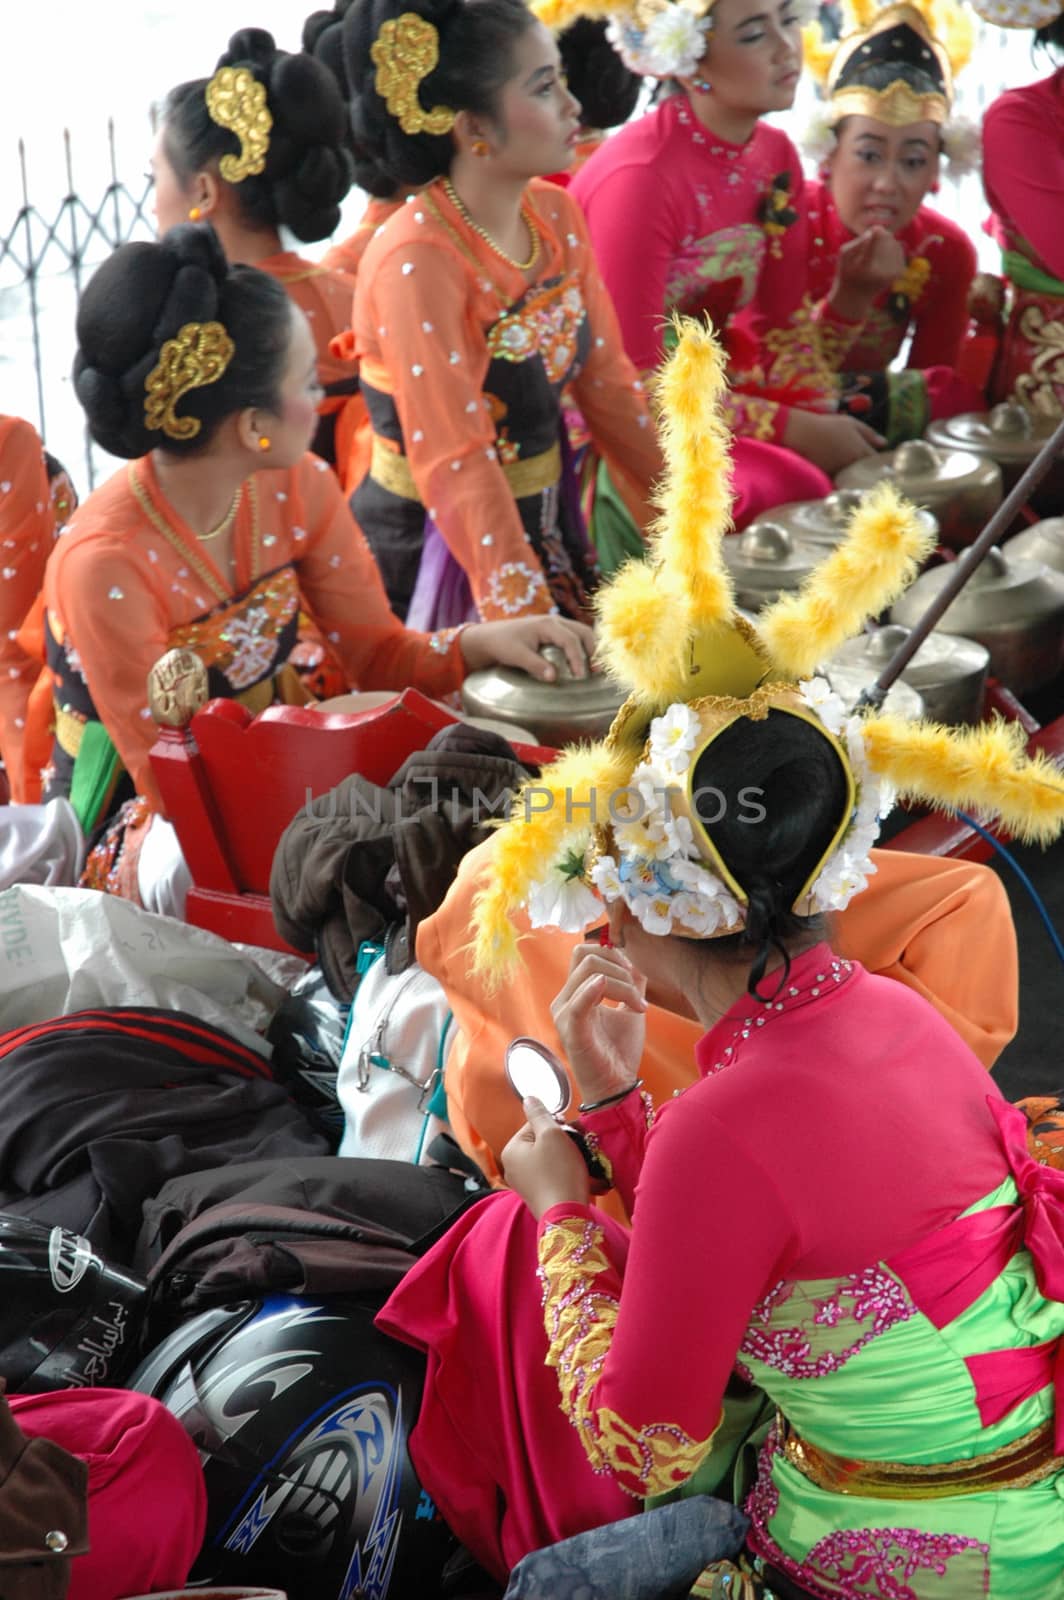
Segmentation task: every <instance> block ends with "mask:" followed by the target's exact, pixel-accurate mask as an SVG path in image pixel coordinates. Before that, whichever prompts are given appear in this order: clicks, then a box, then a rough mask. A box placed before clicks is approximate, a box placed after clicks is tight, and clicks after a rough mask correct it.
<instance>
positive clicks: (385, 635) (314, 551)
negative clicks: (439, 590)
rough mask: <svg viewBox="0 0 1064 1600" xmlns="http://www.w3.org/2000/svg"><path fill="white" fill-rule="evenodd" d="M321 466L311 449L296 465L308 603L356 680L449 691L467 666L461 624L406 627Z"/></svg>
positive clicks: (371, 685)
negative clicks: (427, 629) (421, 629)
mask: <svg viewBox="0 0 1064 1600" xmlns="http://www.w3.org/2000/svg"><path fill="white" fill-rule="evenodd" d="M319 467H320V464H319V463H318V462H317V461H316V458H315V457H313V456H307V457H305V458H304V461H303V463H302V465H301V466H300V467H299V469H298V481H299V486H300V493H301V495H302V496H303V498H304V509H305V524H306V528H307V534H308V537H307V539H306V542H305V544H304V545H303V547H302V548H303V552H304V553H303V555H302V557H301V559H300V560H299V561H298V562H297V563H296V573H297V574H298V577H299V588H300V593H301V594H302V596H303V599H304V600H305V602H306V604H307V608H308V610H309V611H310V612H311V613H312V615H313V617H314V620H315V621H316V622H317V624H318V626H319V627H320V628H321V630H322V632H323V633H324V634H325V635H326V636H327V638H328V639H329V641H330V643H331V644H332V645H333V647H334V649H335V650H336V653H337V655H338V656H339V658H340V661H341V664H342V665H343V668H344V671H345V672H346V673H347V674H348V677H349V678H350V680H351V683H352V685H353V686H354V687H357V688H361V689H405V688H408V687H410V688H414V689H420V690H421V691H422V693H423V694H427V695H443V694H448V693H450V691H451V690H452V689H456V688H457V687H458V685H459V684H460V683H461V681H462V678H463V676H464V672H465V666H464V660H463V657H462V653H461V649H460V647H459V644H458V630H457V629H454V628H448V629H446V630H445V631H444V632H442V633H417V632H415V631H414V629H412V628H404V626H403V624H402V623H401V622H400V621H399V618H398V617H397V616H396V615H395V613H394V611H393V610H392V609H391V607H390V606H389V604H388V596H387V595H386V594H385V592H384V585H383V583H382V582H381V577H380V573H379V572H378V570H377V563H376V562H375V561H374V559H373V554H372V551H371V550H370V548H369V545H368V544H367V543H366V540H365V538H364V537H363V534H362V531H361V529H360V528H359V527H358V524H357V523H356V522H355V519H354V518H353V517H352V515H351V512H350V510H349V509H348V505H347V501H346V500H345V499H344V496H343V491H342V490H341V488H340V485H339V484H338V483H337V481H336V478H335V476H334V475H333V473H331V472H322V471H320V470H319Z"/></svg>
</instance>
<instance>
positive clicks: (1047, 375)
mask: <svg viewBox="0 0 1064 1600" xmlns="http://www.w3.org/2000/svg"><path fill="white" fill-rule="evenodd" d="M1019 334H1020V338H1021V339H1025V340H1026V341H1027V343H1028V344H1029V345H1030V347H1031V350H1032V352H1033V355H1032V359H1031V365H1030V368H1029V370H1028V371H1027V372H1024V373H1021V375H1020V376H1019V377H1018V378H1017V379H1016V382H1015V384H1014V387H1013V393H1014V395H1015V397H1016V399H1017V400H1019V401H1020V403H1021V405H1023V406H1026V408H1027V410H1028V411H1032V412H1034V413H1035V414H1036V415H1038V416H1046V417H1059V416H1060V413H1061V397H1062V394H1064V321H1061V320H1060V319H1059V318H1057V317H1047V316H1046V314H1045V312H1044V311H1043V310H1042V308H1041V306H1037V305H1032V306H1027V307H1025V309H1024V310H1023V311H1022V312H1021V314H1020V319H1019Z"/></svg>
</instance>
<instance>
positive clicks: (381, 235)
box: [351, 181, 660, 619]
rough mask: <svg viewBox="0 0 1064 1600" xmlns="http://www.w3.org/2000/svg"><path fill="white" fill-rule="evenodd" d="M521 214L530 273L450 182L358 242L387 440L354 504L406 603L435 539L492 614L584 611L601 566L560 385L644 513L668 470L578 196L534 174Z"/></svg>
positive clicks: (361, 333) (366, 330)
mask: <svg viewBox="0 0 1064 1600" xmlns="http://www.w3.org/2000/svg"><path fill="white" fill-rule="evenodd" d="M526 216H527V217H528V218H529V219H530V222H531V225H532V226H534V227H535V230H536V232H537V234H538V235H539V239H540V252H539V258H538V264H537V269H536V281H535V282H533V283H531V284H529V283H528V281H527V274H525V273H523V272H521V271H520V270H518V269H517V268H516V267H515V266H514V265H513V264H512V263H510V262H509V261H508V260H507V259H505V258H504V257H502V256H501V255H499V254H498V252H496V251H494V250H493V249H492V248H491V246H490V245H489V244H488V243H487V242H486V241H485V240H484V239H483V238H482V237H481V236H480V235H478V234H477V233H476V232H475V231H474V230H473V229H472V228H471V227H470V226H469V225H468V222H467V221H466V219H465V218H464V217H463V216H462V214H461V212H460V211H459V210H458V209H457V208H456V207H455V206H454V204H453V203H452V202H451V200H450V198H449V197H448V195H447V193H446V191H445V189H444V188H443V186H442V184H433V185H431V186H430V187H429V188H428V189H427V190H425V191H424V192H423V193H422V194H420V195H418V196H416V197H415V198H414V199H413V200H411V201H410V202H409V203H408V204H407V205H405V206H404V207H403V209H402V211H401V212H400V213H399V214H398V215H396V216H394V217H393V218H392V219H391V220H390V221H389V222H388V223H387V225H386V226H385V227H384V228H383V229H381V230H380V231H379V232H378V233H377V234H376V236H375V237H374V238H373V240H372V241H371V243H370V245H369V247H368V248H367V251H366V256H365V266H364V270H363V271H362V273H361V275H360V279H359V288H358V293H357V296H356V306H355V341H356V346H357V349H358V354H359V357H360V361H361V373H362V389H363V394H364V395H365V397H366V402H367V404H368V406H369V411H370V417H371V420H372V424H373V428H374V431H375V433H376V435H377V441H376V452H375V464H374V465H372V466H371V468H370V471H369V473H368V474H367V475H366V476H365V477H364V478H363V480H362V482H361V483H360V485H359V487H358V488H357V489H356V491H355V493H354V495H353V497H352V502H351V503H352V509H353V510H354V512H355V516H356V517H357V519H358V522H359V525H360V527H361V528H362V530H363V532H364V533H365V535H366V537H367V539H368V540H369V542H370V545H371V547H372V549H373V551H374V554H375V555H376V557H377V560H378V563H379V565H380V567H381V571H382V573H383V575H384V580H385V585H386V587H387V590H388V594H389V597H390V599H391V601H392V604H393V606H394V607H395V609H396V611H397V612H398V613H399V614H400V615H404V616H405V615H406V614H407V609H408V607H409V605H410V602H411V598H412V596H413V594H414V590H415V585H416V584H417V581H418V574H419V571H420V569H421V564H422V554H423V551H424V552H425V554H426V560H427V561H428V559H429V555H430V547H429V545H428V544H427V543H426V541H427V539H428V538H429V536H430V535H431V536H432V538H434V539H435V540H436V541H437V542H438V541H439V539H440V538H441V537H442V541H443V543H444V546H445V549H446V551H448V552H449V553H450V556H451V557H453V560H454V562H456V563H457V564H458V567H459V568H460V569H461V571H462V572H463V573H464V574H465V577H466V579H467V580H468V586H469V591H470V594H471V598H472V604H473V605H474V606H475V608H476V610H477V611H479V614H480V615H481V616H482V617H484V618H485V619H492V618H495V619H498V618H503V617H508V616H520V615H523V614H528V613H534V612H545V611H549V610H551V609H552V608H554V609H557V610H560V611H562V612H564V613H567V614H568V615H570V616H581V615H583V614H584V612H585V607H586V604H587V600H588V594H589V591H590V589H591V587H592V586H593V584H594V582H595V579H596V573H595V568H594V562H593V558H592V556H591V552H590V548H589V546H588V544H587V541H586V536H585V534H584V530H583V524H582V519H581V517H580V514H579V507H578V505H577V504H576V503H575V497H574V496H573V495H571V494H569V493H568V492H567V485H566V481H565V474H564V472H563V465H562V451H561V449H560V445H561V442H562V439H563V435H564V421H563V417H562V393H563V390H565V389H566V388H568V389H569V392H570V393H571V394H572V396H573V397H574V399H575V400H576V402H577V403H578V405H579V407H580V410H581V412H582V414H583V417H584V419H585V421H586V423H587V427H588V430H589V432H590V434H591V435H592V437H593V438H594V439H595V441H596V444H597V445H598V447H599V448H600V449H601V450H602V452H603V453H604V454H605V455H606V456H607V457H608V458H609V459H611V460H613V461H615V462H617V463H618V471H619V472H620V473H621V475H622V478H623V479H624V481H625V482H626V483H627V484H628V485H629V486H630V488H631V491H632V498H633V501H634V502H636V503H638V504H641V505H642V506H643V508H644V513H645V507H646V495H647V492H648V490H649V486H650V483H651V481H652V479H653V478H654V476H655V474H656V472H657V471H658V470H659V468H660V456H659V454H658V450H657V444H656V441H655V439H654V430H653V428H652V426H651V425H650V418H649V413H648V411H647V405H646V397H645V395H644V394H643V392H642V385H641V384H640V382H639V379H638V376H637V374H636V372H635V371H634V369H633V367H632V365H631V363H630V362H629V361H628V360H627V359H626V357H625V355H624V351H623V348H622V345H621V339H620V335H619V332H618V329H617V323H616V318H615V316H614V312H613V308H612V306H611V305H610V302H609V297H608V295H607V294H606V292H605V290H604V288H603V286H602V282H601V279H600V278H599V275H598V271H597V269H596V266H595V263H594V260H593V258H592V255H591V251H590V248H589V246H588V241H587V235H586V230H585V227H584V223H583V219H582V217H581V216H580V213H579V210H578V208H577V207H576V205H575V204H574V202H573V201H572V200H571V199H570V198H569V197H568V196H567V195H566V194H565V193H563V192H562V191H561V190H560V189H558V188H556V187H555V186H554V185H553V184H548V183H542V182H539V181H535V182H533V183H532V184H531V185H530V186H529V189H528V191H527V197H526ZM420 588H421V586H419V590H420ZM420 599H421V596H420V593H419V603H420Z"/></svg>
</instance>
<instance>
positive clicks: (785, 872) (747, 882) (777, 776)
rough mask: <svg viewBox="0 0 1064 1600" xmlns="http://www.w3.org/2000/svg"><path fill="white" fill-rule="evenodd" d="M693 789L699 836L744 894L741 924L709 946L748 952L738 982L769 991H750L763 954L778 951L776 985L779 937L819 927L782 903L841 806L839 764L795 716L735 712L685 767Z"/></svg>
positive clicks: (826, 838)
mask: <svg viewBox="0 0 1064 1600" xmlns="http://www.w3.org/2000/svg"><path fill="white" fill-rule="evenodd" d="M693 792H694V794H695V797H696V803H697V809H698V814H699V816H700V817H701V819H702V821H703V825H704V827H705V830H706V832H707V834H708V835H709V837H710V839H711V840H712V841H713V844H714V845H715V846H716V848H717V850H718V851H719V852H720V857H721V860H722V861H723V862H724V864H725V866H726V867H727V868H728V871H729V872H730V873H731V874H732V876H733V877H734V878H735V880H736V882H737V883H739V884H740V885H741V886H742V888H743V891H744V892H745V894H746V896H747V901H748V905H747V917H746V926H745V927H744V928H743V929H742V930H741V931H740V932H739V933H736V934H732V935H729V936H725V937H724V938H722V939H717V940H714V948H715V949H716V950H719V951H721V952H722V953H725V954H727V953H729V952H731V953H732V954H734V955H735V956H736V957H738V956H743V957H744V958H745V957H748V956H750V955H751V954H752V955H753V962H752V965H751V967H750V975H749V978H748V980H747V985H746V987H747V990H748V992H749V993H750V994H752V995H754V996H755V997H756V998H757V999H759V1000H760V999H764V998H771V996H762V995H760V994H759V993H758V987H759V985H760V983H761V980H762V978H763V977H764V975H765V967H766V966H767V964H768V958H769V955H770V954H771V952H772V951H773V950H776V951H778V952H779V953H780V954H781V955H782V956H783V977H782V978H781V980H780V985H781V986H782V984H784V983H786V981H787V975H788V973H789V971H790V957H789V955H788V951H787V946H788V944H789V943H793V942H794V941H795V940H796V939H798V938H801V937H803V936H807V935H809V934H815V933H817V932H818V931H819V928H820V919H819V918H818V917H802V916H798V915H796V914H795V912H794V911H793V910H792V909H791V907H792V906H793V904H794V902H795V900H796V899H797V898H798V896H799V894H800V893H801V891H802V888H803V886H804V884H805V882H806V880H807V879H808V877H809V875H810V874H811V873H812V871H813V870H814V868H815V867H816V864H817V862H818V861H819V860H820V858H821V856H822V855H823V854H824V852H825V851H826V850H827V848H828V846H829V845H830V844H831V841H832V839H833V837H834V835H835V832H836V830H837V829H838V826H839V823H840V821H841V820H842V818H843V816H844V814H845V809H846V793H847V785H846V776H845V773H844V771H843V767H842V763H841V762H840V760H839V758H838V755H837V754H836V752H835V750H834V749H833V748H832V746H831V745H830V744H829V743H828V741H827V740H826V739H825V738H824V737H823V736H822V735H821V734H820V733H818V732H817V731H816V729H815V728H813V727H812V726H811V725H810V724H809V723H808V722H806V721H805V720H804V719H803V718H801V717H796V716H791V715H790V714H789V713H788V712H786V711H778V710H772V711H770V712H769V713H768V716H767V717H766V718H764V719H763V720H762V721H760V722H755V721H753V720H752V719H751V718H749V717H738V718H737V719H736V720H735V722H733V723H732V724H731V726H730V727H727V728H725V729H724V732H723V733H721V734H719V735H718V736H717V738H716V739H714V741H713V743H712V744H711V745H710V746H709V748H708V749H707V750H705V751H703V753H702V755H701V756H700V757H699V759H698V761H697V763H696V765H695V770H694V782H693ZM700 796H701V798H699V797H700ZM759 811H760V812H761V813H762V816H761V817H760V820H758V815H757V814H758V812H759ZM718 813H719V816H718Z"/></svg>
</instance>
